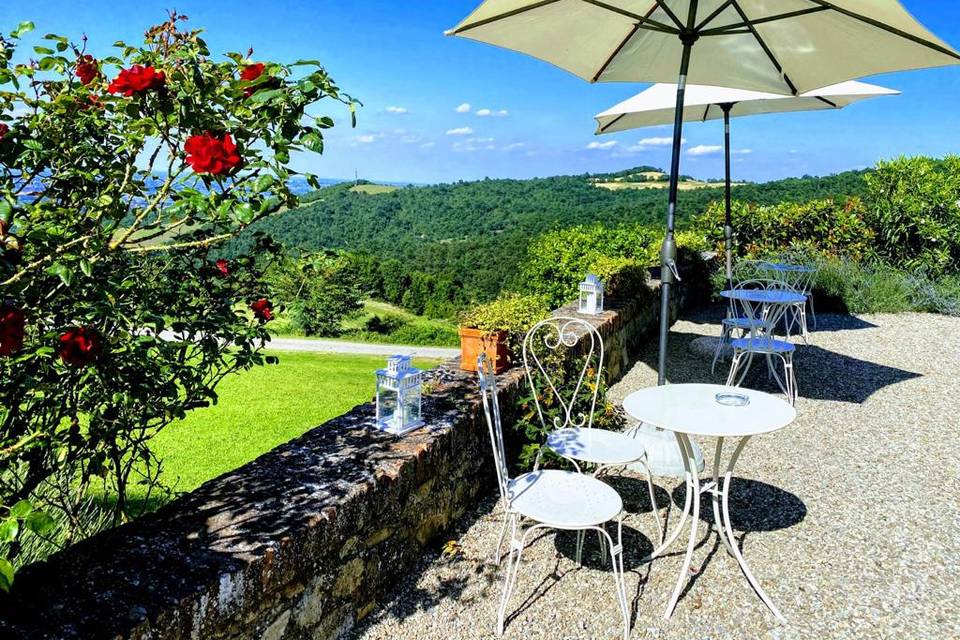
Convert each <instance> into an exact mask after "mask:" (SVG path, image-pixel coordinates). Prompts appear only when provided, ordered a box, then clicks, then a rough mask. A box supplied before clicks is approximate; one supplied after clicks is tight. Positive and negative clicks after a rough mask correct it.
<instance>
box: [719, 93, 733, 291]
mask: <svg viewBox="0 0 960 640" xmlns="http://www.w3.org/2000/svg"><path fill="white" fill-rule="evenodd" d="M720 108H721V109H723V154H724V165H725V171H726V176H725V179H724V187H725V188H724V218H723V243H724V249H725V250H726V253H727V289H733V222H732V221H731V216H730V109H732V108H733V104H732V103H729V102H728V103H725V104H722V105H720Z"/></svg>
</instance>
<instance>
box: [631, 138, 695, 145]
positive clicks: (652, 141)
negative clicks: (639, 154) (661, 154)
mask: <svg viewBox="0 0 960 640" xmlns="http://www.w3.org/2000/svg"><path fill="white" fill-rule="evenodd" d="M686 141H687V139H686V138H680V144H683V143H684V142H686ZM637 144H639V145H641V146H644V147H665V146H667V145H669V144H673V138H668V137H662V138H644V139H643V140H641V141H640V142H638V143H637Z"/></svg>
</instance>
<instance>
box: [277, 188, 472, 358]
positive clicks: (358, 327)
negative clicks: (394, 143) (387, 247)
mask: <svg viewBox="0 0 960 640" xmlns="http://www.w3.org/2000/svg"><path fill="white" fill-rule="evenodd" d="M361 186H362V185H361ZM374 316H377V317H379V318H380V319H381V320H389V319H394V322H395V323H396V324H398V325H400V326H398V327H397V328H395V329H393V330H390V331H385V332H382V333H378V332H373V331H369V330H368V329H367V323H368V322H369V321H370V319H371V318H373V317H374ZM342 329H343V333H342V334H341V335H339V336H336V337H334V338H332V339H334V340H347V341H351V342H375V343H381V344H409V345H417V346H430V347H455V346H457V345H459V344H460V338H459V337H458V335H457V325H456V323H454V322H452V321H450V320H440V319H434V318H425V317H423V316H418V315H414V314H412V313H410V312H409V311H405V310H404V309H401V308H400V307H396V306H394V305H392V304H389V303H386V302H380V301H377V300H367V301H366V302H364V303H363V309H362V310H361V311H360V312H359V313H358V314H357V315H355V316H352V317H350V318H347V319H346V320H344V322H343V325H342ZM270 331H271V333H272V334H273V335H275V336H277V337H298V338H302V337H303V336H302V335H299V334H298V333H297V332H296V330H295V329H294V328H293V326H292V325H291V323H290V319H289V317H288V316H286V315H285V314H280V315H279V317H277V319H276V320H274V321H273V322H272V323H271V324H270ZM321 339H323V338H321ZM327 339H329V338H327Z"/></svg>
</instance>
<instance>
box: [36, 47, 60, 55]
mask: <svg viewBox="0 0 960 640" xmlns="http://www.w3.org/2000/svg"><path fill="white" fill-rule="evenodd" d="M33 50H34V51H36V52H37V53H39V54H40V55H42V56H52V55H53V54H54V53H55V51H54V50H53V49H51V48H49V47H34V48H33Z"/></svg>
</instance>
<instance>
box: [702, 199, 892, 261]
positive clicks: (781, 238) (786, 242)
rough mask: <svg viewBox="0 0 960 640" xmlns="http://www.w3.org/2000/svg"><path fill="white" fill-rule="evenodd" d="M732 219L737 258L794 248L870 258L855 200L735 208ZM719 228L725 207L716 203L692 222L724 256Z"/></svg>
mask: <svg viewBox="0 0 960 640" xmlns="http://www.w3.org/2000/svg"><path fill="white" fill-rule="evenodd" d="M731 218H732V223H733V229H734V253H735V255H737V256H741V257H750V258H754V257H759V256H766V255H772V254H775V253H778V252H780V251H783V250H786V249H790V248H793V247H796V246H813V247H816V249H817V250H818V251H819V252H826V253H828V254H831V255H837V256H847V257H850V258H853V259H855V260H860V259H863V258H867V257H869V256H871V255H872V253H873V237H874V231H873V230H872V229H871V228H870V227H869V226H868V225H867V222H866V220H865V218H866V208H865V207H864V204H863V202H862V201H861V200H860V199H859V198H850V199H849V200H847V201H846V202H844V203H837V202H835V201H833V200H814V201H811V202H805V203H794V202H783V203H780V204H777V205H773V206H756V205H753V204H747V203H744V202H734V203H733V205H732V208H731ZM723 223H724V207H723V203H719V202H716V203H713V204H711V205H710V206H709V207H708V208H707V211H706V212H705V213H704V214H703V215H702V216H700V217H698V218H696V219H695V220H694V221H693V225H694V227H695V228H696V229H698V230H700V232H701V233H702V234H703V235H704V236H705V237H706V238H707V240H708V241H709V243H710V244H711V248H712V250H714V251H716V252H717V253H718V254H720V255H722V254H723V253H724V251H725V247H724V237H723Z"/></svg>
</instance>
